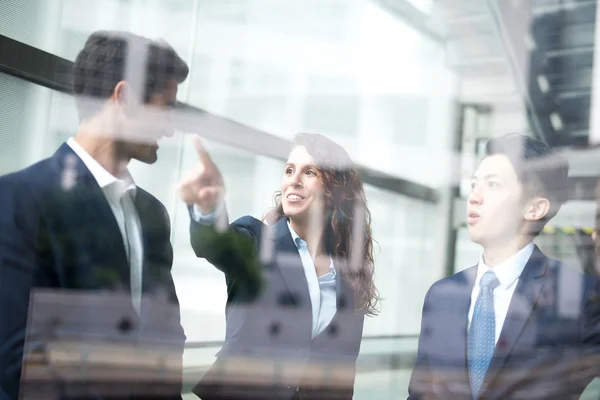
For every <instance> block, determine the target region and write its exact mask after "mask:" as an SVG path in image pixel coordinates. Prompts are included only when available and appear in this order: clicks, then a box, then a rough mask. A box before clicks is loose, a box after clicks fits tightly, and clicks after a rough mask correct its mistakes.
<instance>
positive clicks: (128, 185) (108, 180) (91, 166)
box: [67, 137, 137, 195]
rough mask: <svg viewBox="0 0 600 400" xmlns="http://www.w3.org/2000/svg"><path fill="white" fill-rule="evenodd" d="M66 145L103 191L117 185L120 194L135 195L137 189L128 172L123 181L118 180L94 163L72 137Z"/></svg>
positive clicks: (92, 158) (96, 162)
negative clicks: (128, 192)
mask: <svg viewBox="0 0 600 400" xmlns="http://www.w3.org/2000/svg"><path fill="white" fill-rule="evenodd" d="M67 145H69V147H71V149H72V150H73V151H74V152H75V154H77V156H78V157H79V158H80V159H81V161H82V162H83V163H84V164H85V166H86V167H87V169H88V170H89V171H90V173H91V174H92V176H93V177H94V179H96V182H98V185H99V186H100V188H102V189H105V188H106V187H108V186H109V185H113V184H115V183H116V184H117V185H115V186H118V190H119V191H120V192H121V193H124V192H126V191H131V192H132V194H133V195H135V193H136V189H137V187H136V185H135V182H134V181H133V177H132V176H131V175H130V174H129V171H125V175H124V176H123V179H118V178H116V177H115V176H114V175H112V174H111V173H110V172H108V171H107V170H106V169H104V167H103V166H102V165H100V163H99V162H98V161H96V160H95V159H94V157H92V156H91V155H90V154H89V153H88V152H87V151H85V149H84V148H83V147H81V146H80V145H79V143H77V142H76V141H75V139H73V138H72V137H70V138H69V139H68V140H67Z"/></svg>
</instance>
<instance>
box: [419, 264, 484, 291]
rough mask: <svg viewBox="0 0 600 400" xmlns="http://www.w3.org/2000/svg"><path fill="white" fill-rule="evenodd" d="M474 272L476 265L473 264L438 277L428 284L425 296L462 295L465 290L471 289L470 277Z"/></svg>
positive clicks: (475, 271)
mask: <svg viewBox="0 0 600 400" xmlns="http://www.w3.org/2000/svg"><path fill="white" fill-rule="evenodd" d="M476 273H477V266H473V267H470V268H467V269H465V270H463V271H460V272H456V273H454V274H452V275H450V276H447V277H444V278H442V279H439V280H437V281H436V282H434V283H433V284H432V285H431V286H430V288H429V290H428V292H427V297H428V298H431V297H432V296H433V297H439V296H442V297H445V298H455V297H456V296H462V295H464V293H466V291H469V290H471V286H472V282H471V278H470V277H472V276H474V275H475V274H476Z"/></svg>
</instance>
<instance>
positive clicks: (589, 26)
mask: <svg viewBox="0 0 600 400" xmlns="http://www.w3.org/2000/svg"><path fill="white" fill-rule="evenodd" d="M597 11H598V10H597V4H596V1H595V0H594V1H585V0H578V1H575V0H443V1H441V0H437V1H436V0H304V1H302V2H291V1H282V0H86V1H80V0H2V1H0V94H1V95H0V121H1V123H0V175H3V174H6V173H9V172H12V171H16V170H18V169H21V168H23V167H26V166H28V165H30V164H31V163H33V162H35V161H38V160H40V159H42V158H44V157H47V156H50V155H51V154H53V153H54V151H55V150H56V148H57V147H58V146H59V145H60V143H61V142H62V141H64V140H66V139H67V138H68V137H70V136H72V135H74V134H75V133H76V131H77V127H78V118H77V114H76V109H75V104H74V102H73V99H72V97H71V95H70V94H69V91H70V86H69V79H70V78H69V71H70V67H71V65H72V62H73V61H74V59H75V57H76V55H77V53H78V51H79V50H80V49H81V48H82V47H83V45H84V42H85V40H86V38H87V36H88V35H89V34H90V33H91V32H93V31H95V30H97V29H118V30H126V31H131V32H135V33H138V34H142V35H145V36H148V37H151V38H158V37H162V38H164V39H166V40H167V41H168V42H169V43H170V44H171V45H172V46H173V47H174V48H175V50H176V51H177V52H178V53H179V54H181V55H182V57H183V58H184V59H185V61H186V62H188V63H189V65H190V76H189V77H188V79H187V81H186V82H185V83H184V84H183V86H182V87H181V88H180V91H179V95H178V100H179V102H180V104H179V109H180V110H181V113H182V115H186V116H189V117H190V118H187V119H186V121H184V122H181V123H180V125H181V126H180V133H178V134H177V135H176V136H175V138H172V139H168V140H163V141H162V142H161V143H160V146H161V147H160V152H159V161H158V162H157V163H156V164H155V165H153V166H152V167H148V166H145V165H142V164H135V163H134V164H132V166H131V170H132V174H133V176H134V179H135V181H136V183H137V184H138V185H139V186H141V187H143V188H144V189H146V190H148V191H149V192H151V193H152V194H154V195H155V196H156V197H157V198H158V199H159V200H161V201H162V202H163V203H164V204H165V205H166V206H167V208H168V210H169V213H170V216H171V221H172V228H173V229H172V243H173V247H174V254H175V262H174V266H173V274H174V279H175V284H176V288H177V294H178V296H179V300H180V304H181V308H182V319H183V326H184V329H185V331H186V335H187V338H188V344H187V349H186V352H185V355H184V358H185V360H184V368H185V371H184V373H185V376H186V378H187V379H188V381H189V384H188V385H186V386H185V387H184V392H187V391H189V390H190V385H191V384H192V383H195V382H196V381H197V380H198V379H199V378H200V376H201V375H202V373H203V371H204V370H205V369H206V367H207V366H208V365H210V364H211V363H212V362H213V360H214V354H215V352H216V351H217V350H218V349H219V347H220V345H221V341H222V340H223V338H224V334H225V318H224V307H225V300H226V290H225V281H224V279H223V276H222V273H220V272H219V271H217V270H216V269H214V268H213V267H211V266H210V265H208V264H207V263H206V262H205V261H204V260H199V259H197V258H196V257H195V256H194V254H193V251H192V249H191V247H190V245H189V216H188V213H187V210H186V207H185V205H184V204H183V203H181V202H180V201H179V200H178V198H177V197H176V192H175V183H176V182H177V181H178V179H179V177H180V175H181V173H182V171H184V170H186V169H188V168H190V167H191V166H193V165H194V163H195V162H196V160H197V156H196V153H195V151H194V148H193V146H192V145H191V141H190V136H189V135H187V133H190V132H197V133H199V134H200V135H202V136H204V137H205V138H206V141H207V147H208V149H209V151H210V152H211V154H212V155H213V159H214V160H215V162H216V163H217V165H218V166H219V167H220V168H221V170H222V172H223V174H224V177H225V180H226V186H227V198H226V200H227V204H228V209H229V215H230V218H232V219H235V218H237V217H240V216H242V215H247V214H251V215H254V216H261V215H263V213H264V212H265V210H266V209H267V208H268V207H269V206H271V205H272V204H273V194H274V192H275V191H276V190H277V189H278V188H279V181H280V178H281V173H280V172H281V171H282V168H283V165H284V160H285V157H286V156H287V153H286V152H287V144H288V143H289V142H290V141H291V139H292V138H293V136H294V135H295V134H296V133H298V132H317V133H321V134H324V135H326V136H328V137H330V138H332V139H333V140H335V141H337V142H338V143H340V144H341V145H342V146H344V147H345V148H346V149H347V150H348V152H349V153H350V155H351V156H352V157H353V159H354V161H355V162H356V163H357V164H358V165H359V167H360V170H361V174H362V177H363V179H364V181H365V182H366V188H367V199H368V204H369V208H370V210H371V212H372V214H373V224H372V226H373V236H374V238H375V239H376V240H377V242H378V243H379V246H378V247H377V248H376V259H375V264H376V283H377V285H378V287H379V290H380V291H381V295H382V296H383V298H384V299H385V300H384V303H383V309H382V312H381V314H380V315H379V316H378V317H376V318H367V320H366V325H365V329H364V341H363V345H362V348H361V355H360V357H359V360H358V375H357V379H356V388H355V398H356V399H398V398H402V397H405V396H406V394H407V386H408V379H409V377H410V372H411V368H412V365H413V362H414V356H415V352H416V343H417V339H418V333H419V328H420V315H421V308H422V304H423V298H424V295H425V293H426V291H427V289H428V288H429V286H430V285H431V284H432V283H433V282H434V281H436V280H438V279H440V278H442V277H444V276H446V275H449V274H452V273H454V272H456V271H459V270H462V269H464V268H467V267H470V266H472V265H474V264H475V263H477V261H478V259H479V255H480V249H479V247H478V246H477V245H474V244H472V243H470V242H469V240H468V235H467V232H466V227H465V226H464V222H465V201H466V195H467V193H468V190H469V188H468V178H469V177H470V175H471V174H472V172H473V171H474V169H475V166H476V163H477V160H478V157H479V156H480V155H481V154H482V150H483V147H482V145H483V144H484V143H485V142H486V141H487V140H488V139H490V138H492V137H495V136H500V135H504V134H507V133H512V132H517V133H525V134H528V135H531V136H533V137H536V138H539V139H541V140H543V141H545V142H547V143H549V144H550V145H551V146H553V147H555V148H557V149H558V150H559V151H560V152H561V153H563V154H564V155H565V156H566V157H567V158H568V159H569V161H570V162H571V189H572V190H571V191H570V192H571V198H570V201H569V202H568V203H567V204H566V205H565V206H564V207H563V209H562V210H561V211H560V213H559V215H558V216H557V217H555V218H554V219H553V220H552V221H551V223H550V226H548V227H547V228H546V230H545V231H544V233H543V234H542V235H541V237H539V238H538V240H537V243H538V244H539V245H540V247H542V249H543V250H544V251H545V252H546V254H547V255H549V256H552V257H557V258H560V259H562V260H564V261H565V262H567V263H570V264H572V265H574V266H575V267H576V268H579V269H582V270H587V271H590V272H592V271H594V268H595V267H594V265H595V259H594V251H593V244H592V241H591V237H590V235H591V233H592V231H593V229H594V223H595V213H596V205H595V200H594V199H595V188H596V180H597V177H598V176H600V152H599V150H597V149H596V144H597V143H598V142H599V141H600V115H599V113H595V114H596V115H594V113H592V112H591V110H592V108H593V107H594V106H595V105H596V104H598V100H599V99H600V81H599V80H598V78H599V77H600V74H599V73H597V72H599V71H600V69H598V68H596V69H594V61H595V59H596V58H597V57H598V56H597V55H596V54H597V52H595V47H596V42H597V41H596V40H595V39H596V37H597V34H596V20H597ZM465 182H467V184H466V185H465ZM188 397H189V398H195V397H193V395H190V394H186V395H185V397H184V398H188ZM594 398H596V397H594Z"/></svg>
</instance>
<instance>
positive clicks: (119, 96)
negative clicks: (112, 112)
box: [111, 81, 132, 107]
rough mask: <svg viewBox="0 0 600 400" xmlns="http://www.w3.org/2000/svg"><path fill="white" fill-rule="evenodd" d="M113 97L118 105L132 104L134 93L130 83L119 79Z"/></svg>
mask: <svg viewBox="0 0 600 400" xmlns="http://www.w3.org/2000/svg"><path fill="white" fill-rule="evenodd" d="M111 97H112V99H113V101H114V102H115V104H116V105H119V106H121V107H127V106H128V105H131V100H132V93H131V88H130V86H129V84H128V83H127V82H126V81H119V83H117V84H116V85H115V89H114V90H113V93H112V96H111Z"/></svg>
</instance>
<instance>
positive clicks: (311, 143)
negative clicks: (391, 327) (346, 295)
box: [264, 133, 381, 316]
mask: <svg viewBox="0 0 600 400" xmlns="http://www.w3.org/2000/svg"><path fill="white" fill-rule="evenodd" d="M298 146H304V148H306V150H307V152H308V154H310V155H311V156H312V158H313V159H314V161H315V164H316V167H317V170H318V171H319V179H320V182H321V184H322V185H323V188H324V193H323V194H324V200H325V204H326V212H325V214H324V215H325V218H326V219H327V221H326V230H325V234H324V238H325V248H326V251H327V252H328V253H329V254H330V256H331V257H332V258H333V259H334V260H341V261H343V262H341V263H339V265H340V267H342V266H343V267H342V268H345V269H346V270H345V271H342V272H343V273H342V276H343V277H344V278H345V279H346V280H347V282H348V283H349V284H350V286H351V287H352V289H353V291H354V294H355V298H356V306H357V309H358V310H359V311H361V312H364V313H365V315H368V316H375V315H377V314H378V313H379V303H380V301H381V299H380V297H379V291H378V290H377V288H376V287H375V283H374V281H373V275H374V272H375V265H374V262H373V238H372V236H371V213H370V212H369V209H368V208H367V199H366V196H365V191H364V187H363V183H362V181H361V179H360V176H359V174H358V171H357V170H356V169H355V168H354V164H353V163H352V160H351V159H350V156H349V155H348V153H346V151H345V150H344V149H343V148H342V147H341V146H340V145H338V144H337V143H335V142H333V141H331V140H330V139H328V138H326V137H324V136H322V135H318V134H311V133H299V134H298V135H296V138H295V141H294V148H295V147H298ZM284 216H285V214H284V212H283V205H282V204H281V192H278V193H276V195H275V208H274V209H272V210H271V211H270V212H268V213H267V214H266V215H265V218H264V219H265V220H266V221H267V222H268V223H269V224H273V223H274V222H276V221H278V220H279V219H281V218H283V217H284Z"/></svg>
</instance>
